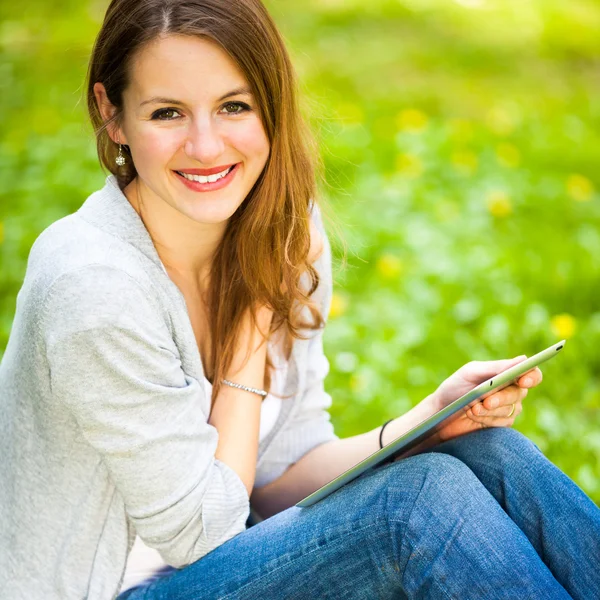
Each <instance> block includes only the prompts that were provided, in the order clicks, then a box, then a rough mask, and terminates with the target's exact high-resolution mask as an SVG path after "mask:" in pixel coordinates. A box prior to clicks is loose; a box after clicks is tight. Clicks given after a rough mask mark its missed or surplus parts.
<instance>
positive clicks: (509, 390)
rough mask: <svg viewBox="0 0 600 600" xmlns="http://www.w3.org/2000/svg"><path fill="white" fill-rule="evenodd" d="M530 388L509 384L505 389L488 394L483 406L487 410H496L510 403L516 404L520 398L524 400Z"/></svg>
mask: <svg viewBox="0 0 600 600" xmlns="http://www.w3.org/2000/svg"><path fill="white" fill-rule="evenodd" d="M528 392H529V390H528V389H527V388H521V387H519V386H518V385H515V384H513V385H509V386H508V387H505V388H504V389H503V390H500V391H499V392H496V393H495V394H492V395H491V396H488V397H487V398H486V399H485V400H484V401H483V406H484V408H485V409H486V410H488V411H490V410H494V409H496V408H498V407H499V406H508V405H509V404H514V403H515V402H518V401H520V400H523V399H524V398H525V397H526V396H527V393H528Z"/></svg>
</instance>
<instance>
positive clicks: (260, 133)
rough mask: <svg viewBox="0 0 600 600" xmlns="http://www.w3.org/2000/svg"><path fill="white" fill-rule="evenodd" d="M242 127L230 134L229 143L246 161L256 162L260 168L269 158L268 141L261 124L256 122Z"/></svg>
mask: <svg viewBox="0 0 600 600" xmlns="http://www.w3.org/2000/svg"><path fill="white" fill-rule="evenodd" d="M244 125H245V127H240V128H239V129H238V130H237V131H235V132H232V137H231V138H230V139H231V143H232V145H233V146H235V148H236V149H237V150H238V151H239V152H240V153H242V154H243V155H244V156H245V157H246V158H247V159H248V160H255V161H258V162H259V163H260V167H261V168H262V166H264V164H265V162H266V160H267V157H268V156H269V140H268V138H267V135H266V133H265V131H264V129H263V126H262V123H261V122H260V121H259V120H257V121H256V122H249V123H245V124H244Z"/></svg>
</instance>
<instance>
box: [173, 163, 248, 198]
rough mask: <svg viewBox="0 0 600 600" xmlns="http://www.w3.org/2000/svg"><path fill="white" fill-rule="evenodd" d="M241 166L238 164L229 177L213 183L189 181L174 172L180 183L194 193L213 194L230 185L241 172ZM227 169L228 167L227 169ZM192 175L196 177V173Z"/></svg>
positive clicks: (228, 174)
mask: <svg viewBox="0 0 600 600" xmlns="http://www.w3.org/2000/svg"><path fill="white" fill-rule="evenodd" d="M240 164H241V163H237V164H236V165H235V166H234V167H233V169H231V171H230V172H229V173H227V175H225V177H222V178H221V179H219V180H218V181H213V182H212V183H211V182H208V183H200V182H199V181H190V180H189V179H186V178H185V177H183V176H182V175H179V173H177V171H173V173H175V177H177V179H178V180H179V181H181V182H182V183H183V184H184V185H185V186H186V187H187V188H188V189H190V190H193V191H194V192H213V191H215V190H220V189H221V188H224V187H225V186H227V185H229V184H230V183H231V182H232V181H233V178H234V177H235V174H236V173H237V172H238V170H239V166H240ZM225 168H227V167H225ZM221 170H222V171H224V170H225V169H221ZM217 172H218V171H217ZM182 173H188V171H187V170H186V171H182ZM190 175H195V173H190Z"/></svg>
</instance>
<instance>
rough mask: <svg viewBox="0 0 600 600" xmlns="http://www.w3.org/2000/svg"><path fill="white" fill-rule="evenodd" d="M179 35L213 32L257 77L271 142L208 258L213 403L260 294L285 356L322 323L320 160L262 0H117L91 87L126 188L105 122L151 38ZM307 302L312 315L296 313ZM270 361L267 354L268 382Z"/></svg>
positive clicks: (98, 120)
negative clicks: (316, 242) (314, 238)
mask: <svg viewBox="0 0 600 600" xmlns="http://www.w3.org/2000/svg"><path fill="white" fill-rule="evenodd" d="M172 34H176V35H188V36H195V37H199V38H205V39H209V40H212V41H213V42H216V43H217V44H218V45H219V46H220V47H221V48H222V49H223V50H224V51H225V52H226V53H227V54H228V55H229V56H230V57H231V59H232V60H233V61H234V62H235V63H236V65H237V66H238V67H239V69H240V70H241V72H242V73H243V74H244V76H245V77H246V80H247V81H248V83H249V84H250V87H251V90H252V93H253V94H254V97H255V98H256V100H257V104H258V106H259V114H260V118H261V121H262V124H263V127H264V129H265V132H266V134H267V136H268V139H269V142H270V156H269V158H268V161H267V163H266V165H265V168H264V170H263V172H262V173H261V175H260V176H259V178H258V180H257V181H256V183H255V185H254V186H253V188H252V189H251V191H250V192H249V194H248V196H247V197H246V198H245V200H244V202H243V203H242V204H241V205H240V207H239V208H238V210H237V211H236V212H235V213H234V214H233V215H232V217H231V218H230V220H229V222H228V225H227V228H226V231H225V234H224V236H223V239H222V242H221V244H220V246H219V248H218V250H217V252H216V254H215V257H214V260H213V263H212V266H211V274H210V278H209V292H208V295H207V298H208V314H209V315H210V318H211V319H210V331H211V336H212V347H211V355H212V365H205V370H207V367H208V368H209V370H210V371H211V372H212V373H213V382H214V384H213V394H212V401H213V402H214V399H215V398H216V396H217V394H218V392H219V389H220V387H221V379H222V378H223V377H224V376H225V374H226V373H227V371H228V369H229V367H230V365H231V362H232V360H233V355H234V349H235V340H236V337H237V335H238V332H239V329H240V326H241V322H242V317H243V316H244V315H245V314H246V313H247V312H248V310H250V312H251V314H252V315H253V318H254V316H255V313H254V308H255V307H256V306H257V305H258V304H259V303H262V304H268V305H269V306H270V307H271V308H272V309H273V311H274V314H273V323H272V326H271V332H270V333H271V334H272V333H274V332H275V331H276V330H278V329H279V328H280V327H284V328H285V335H284V338H283V340H284V342H283V343H284V351H285V353H286V355H287V354H289V352H290V351H291V348H292V344H293V339H294V338H295V339H306V338H305V337H303V336H302V335H301V334H300V329H301V328H307V329H311V330H312V329H319V328H321V327H323V326H324V318H323V315H322V314H321V312H320V310H319V309H318V307H317V305H316V303H315V302H314V301H312V300H311V298H310V296H312V294H313V293H314V292H315V290H316V289H317V287H318V285H319V275H318V272H317V271H316V269H315V268H314V267H313V266H312V265H311V264H310V263H309V261H308V255H309V249H310V210H309V209H310V201H311V200H312V201H313V202H316V195H317V176H320V177H322V173H323V165H322V162H321V160H320V158H319V153H318V151H317V146H316V144H315V141H314V139H313V137H312V136H311V134H310V131H309V129H308V127H307V125H306V123H305V121H304V120H303V118H302V116H301V112H300V108H299V105H298V100H297V89H296V86H297V83H296V75H295V72H294V68H293V66H292V64H291V61H290V58H289V55H288V53H287V50H286V48H285V44H284V42H283V39H282V37H281V35H280V33H279V31H278V30H277V27H276V25H275V23H274V22H273V20H272V18H271V17H270V15H269V14H268V12H267V10H266V9H265V7H264V6H263V4H262V3H261V2H260V0H112V2H111V3H110V6H109V7H108V9H107V12H106V15H105V18H104V23H103V25H102V28H101V29H100V32H99V34H98V36H97V38H96V41H95V44H94V47H93V50H92V54H91V58H90V63H89V68H88V73H87V81H86V88H87V106H88V111H89V115H90V119H91V121H92V125H93V127H94V131H95V133H96V139H97V150H98V156H99V159H100V163H101V165H102V166H103V167H104V168H106V169H107V170H108V171H110V172H111V173H112V174H113V175H115V177H116V179H117V181H118V183H119V186H120V188H121V190H123V189H124V188H125V186H127V185H128V184H129V183H130V182H131V181H132V180H133V179H134V178H135V177H136V175H137V171H136V168H135V165H134V164H133V161H132V159H131V156H130V154H129V153H128V155H127V160H126V163H125V165H124V166H122V167H117V166H116V165H115V157H116V155H117V150H118V145H117V144H115V143H114V142H113V141H112V140H111V139H110V137H109V135H108V133H107V131H106V129H107V127H108V126H109V125H110V124H111V123H113V122H114V123H116V124H117V125H119V124H121V122H122V118H123V91H124V90H125V89H126V88H127V86H128V84H129V76H130V73H129V69H130V66H131V62H132V57H133V56H134V55H135V53H136V52H139V51H140V50H141V49H142V48H143V47H144V46H145V45H146V44H148V43H149V42H151V41H153V40H154V39H156V38H159V37H164V36H167V35H172ZM96 82H101V83H103V84H104V87H105V88H106V94H107V97H108V99H109V100H110V102H111V103H112V105H113V106H114V107H115V108H116V111H115V114H114V116H113V117H112V118H111V119H110V121H107V122H103V120H102V117H101V114H100V112H99V109H98V106H97V104H96V99H95V96H94V91H93V87H94V84H95V83H96ZM126 150H127V148H126ZM304 273H308V289H306V290H303V289H302V286H301V277H302V275H303V274H304ZM284 290H285V291H284ZM295 302H297V304H298V306H297V308H295V305H294V303H295ZM306 310H308V311H309V312H310V313H311V315H312V322H311V323H306V322H301V321H300V319H299V316H300V314H301V313H303V312H305V311H306ZM296 313H297V314H296ZM272 368H273V362H272V360H271V358H270V357H267V371H266V373H265V379H266V387H267V389H269V388H270V384H271V369H272Z"/></svg>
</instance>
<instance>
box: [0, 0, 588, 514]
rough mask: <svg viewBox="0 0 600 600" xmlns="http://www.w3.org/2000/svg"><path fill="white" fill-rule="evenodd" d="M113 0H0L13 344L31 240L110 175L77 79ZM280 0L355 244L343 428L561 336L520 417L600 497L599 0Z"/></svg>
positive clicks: (337, 405) (338, 205)
mask: <svg viewBox="0 0 600 600" xmlns="http://www.w3.org/2000/svg"><path fill="white" fill-rule="evenodd" d="M107 5H108V2H107V1H106V0H103V1H97V0H94V1H89V0H88V1H86V0H76V1H75V0H54V1H51V0H28V2H27V11H25V12H24V11H23V5H20V4H19V3H5V2H4V3H2V4H0V18H1V24H0V115H1V118H0V191H1V195H0V260H1V269H0V356H1V352H2V350H3V349H4V347H5V345H6V342H7V340H8V335H9V332H10V328H11V322H12V319H13V314H14V309H15V298H16V294H17V292H18V290H19V288H20V285H21V282H22V279H23V276H24V273H25V267H26V261H27V256H28V252H29V249H30V247H31V245H32V243H33V241H34V240H35V238H36V237H37V236H38V235H39V233H40V232H41V231H42V230H43V229H44V228H45V227H46V226H48V225H49V224H50V223H52V222H53V221H55V220H56V219H58V218H60V217H62V216H64V215H66V214H68V213H70V212H73V211H74V210H76V209H77V208H78V207H79V206H80V205H81V203H82V202H83V200H84V199H85V198H86V197H87V195H88V194H90V193H91V192H92V191H94V190H96V189H98V188H99V187H101V186H102V185H103V184H104V179H105V174H103V173H102V171H101V169H100V167H99V164H98V161H97V158H96V154H95V145H94V141H93V134H92V131H91V127H90V126H89V125H88V123H87V119H86V114H85V103H84V101H83V81H84V75H85V70H86V65H87V59H88V56H89V52H90V49H91V45H92V43H93V40H94V37H95V35H96V33H97V31H98V29H99V26H100V24H101V20H102V18H103V15H104V11H105V9H106V7H107ZM267 6H268V8H269V9H270V10H271V12H272V14H273V16H274V18H275V20H276V21H277V23H278V24H279V25H280V27H281V30H282V32H283V34H284V36H285V38H286V41H287V42H288V46H289V49H290V52H291V54H292V56H293V59H294V61H295V64H296V68H297V70H298V74H299V76H300V82H301V90H302V94H303V106H304V110H305V111H306V114H307V115H308V116H309V118H310V121H311V123H312V125H313V127H314V129H315V132H316V134H317V136H318V138H319V140H320V144H321V148H322V155H323V159H324V162H325V165H326V169H327V170H326V174H327V186H326V189H325V196H326V199H327V200H328V202H329V203H330V205H331V206H332V208H333V212H334V213H335V216H336V220H337V221H339V223H340V224H341V228H342V230H343V237H344V239H345V240H346V243H347V246H348V250H349V254H348V264H347V267H346V268H345V269H343V268H341V264H340V260H339V259H340V257H341V256H342V248H343V246H342V244H341V242H340V240H339V239H337V237H336V236H335V235H332V236H331V243H332V246H333V249H334V254H335V258H336V265H335V273H334V274H335V278H336V282H335V292H334V298H333V302H332V309H331V314H330V319H329V323H328V327H327V329H326V333H325V351H326V354H327V356H328V358H329V359H330V363H331V372H330V374H329V376H328V378H327V381H326V388H327V390H328V392H329V393H330V394H331V395H332V397H333V407H332V411H331V412H332V417H333V421H334V423H335V427H336V431H337V432H338V434H339V435H340V436H343V437H345V436H349V435H353V434H356V433H360V432H362V431H365V430H367V429H371V428H374V427H376V426H378V425H379V424H380V423H382V422H383V421H384V420H387V419H388V418H392V417H394V416H397V415H398V414H401V413H403V412H405V411H406V410H408V409H409V408H410V407H411V406H413V405H414V404H416V403H417V402H418V401H419V400H421V399H422V398H424V397H425V396H427V395H428V394H429V393H431V392H432V391H433V390H434V389H435V388H436V387H437V386H438V385H439V383H441V381H442V380H443V379H445V378H446V377H448V376H449V375H450V374H451V373H453V372H454V371H455V370H456V369H458V368H459V367H460V366H461V365H463V364H464V363H466V362H469V361H470V360H494V359H499V358H512V357H514V356H517V355H519V354H528V355H532V354H534V353H536V352H538V351H539V350H541V349H543V348H545V347H546V346H548V345H550V344H552V343H554V342H556V341H558V340H560V339H562V338H567V339H568V344H567V346H566V348H565V350H564V351H563V353H561V356H560V357H557V359H556V360H553V361H550V362H549V363H546V365H544V366H543V367H542V370H543V372H544V382H543V384H542V385H541V386H540V387H539V388H536V389H534V390H532V391H530V392H529V395H528V397H527V398H526V399H525V401H524V412H523V413H522V414H521V415H520V417H519V418H518V419H517V422H516V425H515V427H516V428H517V429H519V430H520V431H522V432H523V433H524V434H526V435H527V436H528V437H530V438H531V439H532V440H534V441H535V443H536V444H537V445H538V446H539V447H540V448H541V449H542V450H543V452H544V453H545V454H546V455H547V456H548V457H549V458H550V460H552V461H553V462H554V463H555V464H556V465H557V466H558V467H559V468H560V469H562V470H563V471H564V472H565V473H567V474H568V475H569V476H570V477H571V478H573V479H574V480H575V481H576V482H577V483H578V484H579V485H580V486H581V487H582V488H583V489H584V490H585V491H586V492H587V493H588V494H589V495H590V496H591V497H592V499H594V501H595V502H596V503H597V504H598V503H600V459H599V457H600V418H599V417H600V381H599V367H600V358H599V356H598V348H599V347H600V307H599V303H598V297H599V293H598V292H599V289H598V278H599V275H600V230H599V224H600V194H599V191H598V189H599V186H600V169H599V168H598V165H599V164H600V143H599V142H600V139H599V133H598V132H599V131H600V100H599V98H600V5H599V4H598V3H597V2H596V1H594V0H587V1H586V0H571V1H570V2H568V3H565V2H559V1H558V0H529V1H527V2H517V1H514V2H506V1H500V0H497V1H492V0H489V1H485V0H460V1H458V0H456V1H450V0H447V1H442V0H394V1H392V0H369V1H368V2H363V1H358V0H302V1H300V0H294V1H292V0H285V1H284V0H279V1H275V0H270V1H268V2H267ZM24 376H26V374H24Z"/></svg>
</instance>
